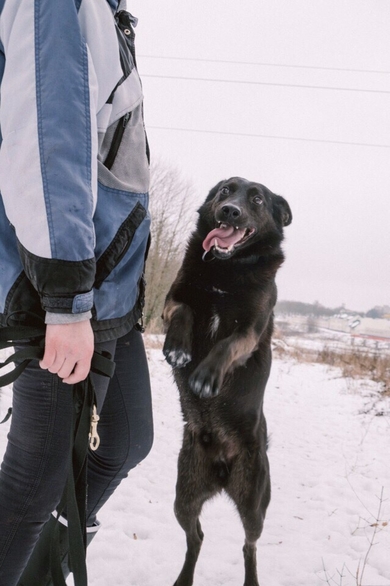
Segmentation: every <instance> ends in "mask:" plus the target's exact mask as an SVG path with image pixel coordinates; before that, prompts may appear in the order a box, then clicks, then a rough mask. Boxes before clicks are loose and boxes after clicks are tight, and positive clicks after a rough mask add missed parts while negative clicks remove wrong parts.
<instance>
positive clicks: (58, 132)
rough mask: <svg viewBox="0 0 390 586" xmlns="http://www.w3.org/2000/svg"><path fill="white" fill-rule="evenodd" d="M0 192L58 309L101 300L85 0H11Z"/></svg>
mask: <svg viewBox="0 0 390 586" xmlns="http://www.w3.org/2000/svg"><path fill="white" fill-rule="evenodd" d="M0 34H1V41H2V43H3V46H4V53H5V69H4V76H3V80H2V84H1V130H2V135H3V142H2V146H1V151H0V189H1V192H2V197H3V200H4V204H5V209H6V213H7V216H8V219H9V220H10V222H11V224H12V225H13V226H14V228H15V232H16V236H17V239H18V248H19V254H20V258H21V260H22V264H23V267H24V270H25V273H26V275H27V277H28V278H29V279H30V281H31V283H32V284H33V286H34V287H35V289H36V290H37V291H38V293H39V295H40V298H41V303H42V307H43V309H44V310H46V311H48V312H51V313H68V314H80V313H84V312H88V311H89V310H90V309H91V307H92V304H93V294H92V287H93V282H94V277H95V258H94V247H95V235H94V227H93V221H92V218H93V213H94V209H95V205H96V191H97V129H96V80H95V75H94V71H93V67H92V66H91V62H90V58H89V54H88V49H87V46H86V43H85V41H84V39H83V37H82V34H81V31H80V26H79V22H78V16H77V9H76V3H75V0H58V1H56V2H54V1H53V0H35V1H34V2H32V1H31V0H18V2H14V1H12V0H6V1H5V3H4V7H3V10H2V14H1V30H0Z"/></svg>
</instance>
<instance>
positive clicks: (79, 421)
mask: <svg viewBox="0 0 390 586" xmlns="http://www.w3.org/2000/svg"><path fill="white" fill-rule="evenodd" d="M44 341H45V330H44V329H43V328H36V327H31V328H30V327H22V326H16V327H6V328H0V350H2V349H5V348H9V347H12V346H14V345H17V344H19V343H21V342H27V343H28V345H26V347H25V348H23V349H21V350H18V351H16V352H14V354H12V355H11V356H9V357H8V358H7V359H6V360H5V361H4V362H2V363H0V369H1V368H3V367H5V366H7V365H9V364H11V363H14V364H15V367H14V369H13V370H11V371H10V372H8V373H6V374H4V375H2V376H0V387H2V386H6V385H9V384H11V383H12V382H14V381H15V380H16V379H17V378H18V376H20V375H21V373H22V372H23V371H24V369H25V368H26V366H27V365H28V363H29V362H30V361H31V360H41V359H42V358H43V353H44ZM114 370H115V363H114V362H113V361H112V360H111V356H109V355H108V354H98V353H97V352H94V354H93V357H92V363H91V371H92V372H95V373H97V374H100V375H103V376H108V377H110V378H111V377H112V376H113V374H114ZM73 405H74V409H73V422H72V428H71V437H70V462H69V473H68V479H67V483H66V486H65V490H64V492H63V495H62V497H61V501H60V504H59V505H58V508H57V523H56V525H55V528H54V532H53V539H52V544H51V555H50V557H51V573H52V579H53V584H54V586H66V583H65V579H64V576H63V573H62V569H61V556H60V542H59V520H58V519H59V517H60V516H61V515H63V514H65V516H66V519H67V522H68V538H69V568H70V569H71V571H72V572H73V579H74V584H75V586H87V584H88V580H87V569H86V561H85V556H86V505H87V455H88V447H90V448H91V449H92V450H94V449H97V447H98V445H99V438H98V435H97V433H96V425H97V420H98V416H97V414H96V406H95V392H94V388H93V384H92V380H91V377H90V376H88V377H87V378H86V379H85V380H84V381H82V382H80V383H78V384H76V385H73ZM11 413H12V410H11V409H9V410H8V413H7V415H6V417H5V418H4V420H3V421H2V422H1V423H4V422H5V421H7V420H8V419H9V418H10V416H11ZM88 440H89V441H88Z"/></svg>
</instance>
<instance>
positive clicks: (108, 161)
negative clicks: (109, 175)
mask: <svg viewBox="0 0 390 586" xmlns="http://www.w3.org/2000/svg"><path fill="white" fill-rule="evenodd" d="M130 118H131V112H127V114H125V115H124V116H122V117H121V118H119V120H118V122H117V125H116V128H115V131H114V135H113V137H112V142H111V146H110V148H109V151H108V153H107V155H106V158H105V159H104V162H103V165H104V166H105V167H107V169H111V167H112V166H113V164H114V163H115V159H116V156H117V154H118V151H119V148H120V146H121V143H122V139H123V135H124V133H125V130H126V126H127V124H128V122H129V120H130Z"/></svg>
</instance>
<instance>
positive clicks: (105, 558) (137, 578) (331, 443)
mask: <svg viewBox="0 0 390 586" xmlns="http://www.w3.org/2000/svg"><path fill="white" fill-rule="evenodd" d="M148 354H149V358H150V370H151V376H152V384H153V395H154V413H155V443H154V447H153V450H152V452H151V454H150V455H149V457H148V458H147V459H146V460H145V461H144V462H143V463H142V464H140V465H139V466H138V467H137V468H136V469H135V470H134V471H132V473H131V474H130V475H129V478H128V479H127V480H126V481H124V482H123V483H122V485H121V486H120V487H119V489H118V491H117V492H116V494H115V495H114V496H113V497H112V499H111V501H110V502H109V503H107V505H106V507H105V509H104V510H103V511H101V514H100V521H101V522H102V529H101V530H100V532H99V533H98V534H97V536H96V538H95V540H94V542H93V544H92V545H91V548H90V550H89V552H88V566H89V578H90V580H89V582H90V586H121V585H123V586H172V584H173V583H174V581H175V579H176V577H177V575H178V573H179V570H180V568H181V565H182V562H183V559H184V554H185V537H184V533H183V532H182V530H181V528H180V527H179V525H178V524H177V522H176V520H175V518H174V515H173V510H172V505H173V500H174V487H175V480H176V460H177V455H178V451H179V448H180V443H181V433H182V422H181V415H180V410H179V403H178V394H177V391H176V388H175V386H174V383H173V380H172V377H171V373H170V369H169V367H168V365H167V364H166V363H165V362H164V360H163V356H162V353H161V350H159V349H149V350H148ZM10 397H11V394H10V391H9V390H8V389H6V390H5V391H4V392H3V395H2V398H1V402H0V410H1V412H2V413H4V412H5V411H6V409H7V407H8V404H9V403H10ZM265 409H266V415H267V420H268V426H269V432H270V435H271V445H270V449H269V458H270V464H271V477H272V487H273V492H272V500H271V505H270V507H269V509H268V514H267V518H266V523H265V528H264V532H263V535H262V537H261V539H260V540H259V543H258V568H259V580H260V583H261V584H262V585H267V586H322V585H324V584H325V585H337V586H390V555H389V552H390V525H389V523H390V456H389V454H390V449H389V448H390V415H389V409H388V407H386V405H385V407H384V405H383V401H382V402H381V404H380V405H379V403H378V402H377V388H376V387H375V385H374V384H372V383H367V382H361V381H360V382H353V381H350V380H344V379H342V378H340V376H339V373H338V371H337V370H330V369H328V368H327V367H325V366H322V365H310V364H299V363H296V362H293V361H282V360H274V363H273V369H272V374H271V378H270V381H269V384H268V388H267V392H266V404H265ZM7 426H8V424H5V425H2V426H1V427H0V452H1V453H2V452H3V450H4V447H5V442H6V432H7ZM202 526H203V530H204V533H205V540H204V544H203V547H202V551H201V554H200V557H199V562H198V565H197V569H196V576H195V586H209V585H210V584H213V586H239V585H240V584H242V583H243V576H244V567H243V559H242V551H241V550H242V545H243V540H244V533H243V530H242V527H241V523H240V520H239V518H238V515H237V514H236V512H235V510H234V508H233V505H232V504H231V503H230V502H229V501H228V500H227V499H226V498H225V497H217V498H216V499H215V500H213V501H212V502H210V503H209V504H208V505H206V507H205V509H204V512H203V514H202ZM69 584H71V580H69Z"/></svg>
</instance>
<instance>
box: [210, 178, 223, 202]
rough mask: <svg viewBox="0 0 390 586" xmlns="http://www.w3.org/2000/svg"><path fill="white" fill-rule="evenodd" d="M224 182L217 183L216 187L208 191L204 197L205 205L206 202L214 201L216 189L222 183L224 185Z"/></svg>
mask: <svg viewBox="0 0 390 586" xmlns="http://www.w3.org/2000/svg"><path fill="white" fill-rule="evenodd" d="M225 181H226V179H223V180H222V181H220V182H219V183H217V185H216V186H215V187H213V188H212V190H211V191H210V193H209V194H208V196H207V197H206V201H205V203H207V202H208V201H211V200H212V199H214V197H215V196H216V194H217V192H218V189H219V188H220V187H221V185H222V183H225Z"/></svg>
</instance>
